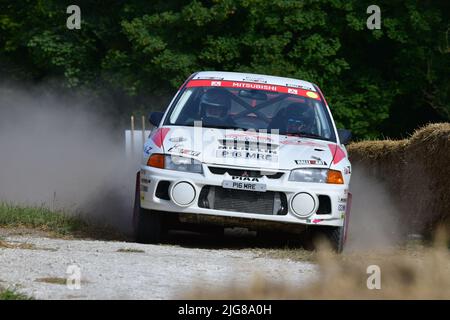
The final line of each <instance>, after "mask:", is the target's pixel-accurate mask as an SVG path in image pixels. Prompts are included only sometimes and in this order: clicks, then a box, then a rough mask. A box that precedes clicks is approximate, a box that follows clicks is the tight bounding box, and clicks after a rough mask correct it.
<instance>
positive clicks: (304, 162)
mask: <svg viewBox="0 0 450 320" xmlns="http://www.w3.org/2000/svg"><path fill="white" fill-rule="evenodd" d="M294 161H295V164H298V165H311V166H313V165H318V166H326V165H327V163H326V162H325V161H323V160H294Z"/></svg>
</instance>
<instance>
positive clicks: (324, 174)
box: [289, 168, 344, 184]
mask: <svg viewBox="0 0 450 320" xmlns="http://www.w3.org/2000/svg"><path fill="white" fill-rule="evenodd" d="M289 181H297V182H319V183H331V184H344V178H343V177H342V173H341V172H340V171H338V170H328V169H318V168H313V169H295V170H292V171H291V174H290V175H289Z"/></svg>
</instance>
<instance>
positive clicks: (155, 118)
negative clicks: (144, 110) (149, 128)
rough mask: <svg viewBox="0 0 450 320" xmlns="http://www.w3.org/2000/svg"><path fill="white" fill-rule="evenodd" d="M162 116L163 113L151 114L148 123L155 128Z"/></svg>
mask: <svg viewBox="0 0 450 320" xmlns="http://www.w3.org/2000/svg"><path fill="white" fill-rule="evenodd" d="M163 116H164V112H152V113H150V116H149V117H148V121H150V123H151V124H152V125H154V126H155V127H157V126H159V124H160V122H161V120H162V117H163Z"/></svg>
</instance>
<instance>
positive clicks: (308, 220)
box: [306, 219, 323, 223]
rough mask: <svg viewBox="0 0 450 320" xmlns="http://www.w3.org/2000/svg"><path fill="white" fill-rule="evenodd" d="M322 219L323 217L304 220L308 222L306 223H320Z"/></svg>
mask: <svg viewBox="0 0 450 320" xmlns="http://www.w3.org/2000/svg"><path fill="white" fill-rule="evenodd" d="M322 221H323V219H312V220H311V219H306V222H308V223H320V222H322Z"/></svg>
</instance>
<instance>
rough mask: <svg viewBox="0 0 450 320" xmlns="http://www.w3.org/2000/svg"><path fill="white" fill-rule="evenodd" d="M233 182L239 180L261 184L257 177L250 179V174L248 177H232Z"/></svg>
mask: <svg viewBox="0 0 450 320" xmlns="http://www.w3.org/2000/svg"><path fill="white" fill-rule="evenodd" d="M231 179H232V180H239V181H250V182H259V179H258V178H255V177H249V176H248V174H247V176H244V175H242V176H232V177H231Z"/></svg>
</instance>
